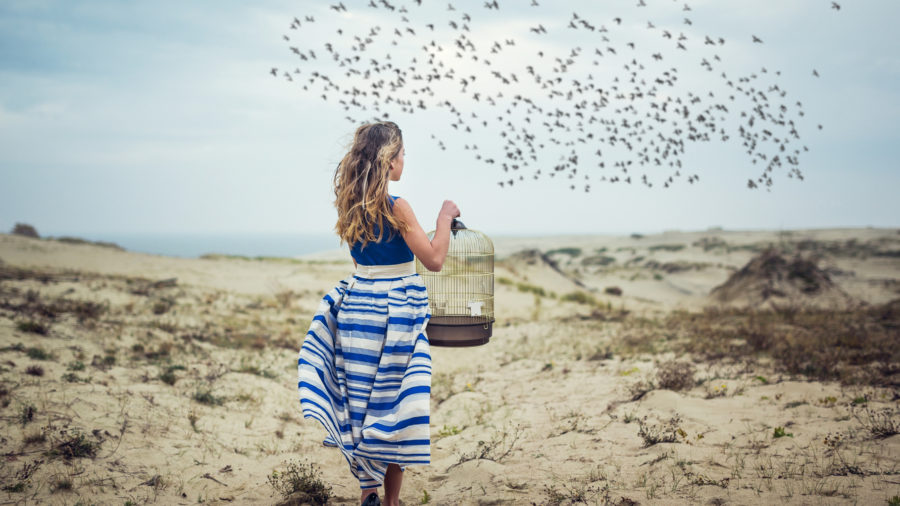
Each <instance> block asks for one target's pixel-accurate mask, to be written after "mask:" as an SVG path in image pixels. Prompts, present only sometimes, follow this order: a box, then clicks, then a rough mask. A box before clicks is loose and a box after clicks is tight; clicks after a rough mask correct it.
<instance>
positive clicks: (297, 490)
mask: <svg viewBox="0 0 900 506" xmlns="http://www.w3.org/2000/svg"><path fill="white" fill-rule="evenodd" d="M267 481H268V482H269V485H271V486H272V488H274V489H275V490H276V491H277V492H278V493H280V494H281V496H282V497H283V501H282V502H280V503H279V504H282V505H292V504H297V505H299V504H325V503H327V502H328V499H330V498H331V487H330V486H328V485H326V484H325V482H324V481H322V478H321V477H320V473H319V470H318V469H317V468H316V467H315V466H314V465H313V464H312V463H303V464H297V463H295V462H290V463H288V465H287V468H286V469H285V470H284V471H283V472H280V473H279V472H278V471H272V474H271V475H269V477H268V478H267Z"/></svg>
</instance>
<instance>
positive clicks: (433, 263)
mask: <svg viewBox="0 0 900 506" xmlns="http://www.w3.org/2000/svg"><path fill="white" fill-rule="evenodd" d="M394 213H396V215H397V217H398V218H400V219H401V220H402V221H403V222H404V223H406V224H408V225H409V230H407V231H406V233H404V234H403V240H404V241H406V245H407V246H409V249H411V250H412V252H413V254H414V255H415V256H416V258H418V259H419V261H420V262H422V265H424V266H425V268H426V269H428V270H429V271H432V272H439V271H440V270H441V268H442V267H443V266H444V259H446V258H447V250H448V249H449V248H450V222H451V221H453V218H456V217H457V216H459V208H457V207H456V204H454V203H453V202H452V201H449V200H445V201H444V205H443V206H442V207H441V211H440V212H439V213H438V219H437V226H436V227H435V232H434V238H433V239H431V240H430V241H429V240H428V235H426V234H425V230H423V229H422V226H421V225H419V221H418V220H417V219H416V214H415V213H414V212H413V210H412V207H411V206H410V205H409V202H407V201H406V200H404V199H402V198H398V199H397V200H396V201H394Z"/></svg>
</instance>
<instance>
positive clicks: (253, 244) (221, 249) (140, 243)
mask: <svg viewBox="0 0 900 506" xmlns="http://www.w3.org/2000/svg"><path fill="white" fill-rule="evenodd" d="M65 236H67V237H78V238H81V239H85V240H88V241H106V242H112V243H115V244H118V245H119V246H121V247H123V248H125V249H126V250H128V251H137V252H141V253H151V254H155V255H165V256H172V257H182V258H197V257H200V256H202V255H205V254H210V253H218V254H223V255H241V256H248V257H257V256H267V257H270V256H271V257H296V256H299V255H307V254H310V253H318V252H321V251H329V250H335V249H338V248H340V241H339V240H338V237H337V235H335V234H303V233H296V234H287V233H277V234H272V233H269V234H266V233H259V234H69V233H67V234H54V235H53V237H65Z"/></svg>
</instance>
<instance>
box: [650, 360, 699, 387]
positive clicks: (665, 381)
mask: <svg viewBox="0 0 900 506" xmlns="http://www.w3.org/2000/svg"><path fill="white" fill-rule="evenodd" d="M656 381H657V384H658V385H659V388H663V389H665V390H675V391H679V390H689V389H691V388H693V387H694V385H695V384H696V381H694V366H693V365H692V364H689V363H687V362H677V361H675V360H670V361H668V362H663V363H662V364H659V367H658V369H657V371H656Z"/></svg>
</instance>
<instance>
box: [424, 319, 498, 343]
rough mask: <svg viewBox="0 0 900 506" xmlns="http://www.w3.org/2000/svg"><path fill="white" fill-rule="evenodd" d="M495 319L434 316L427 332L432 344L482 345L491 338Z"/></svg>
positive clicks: (429, 322)
mask: <svg viewBox="0 0 900 506" xmlns="http://www.w3.org/2000/svg"><path fill="white" fill-rule="evenodd" d="M493 327H494V321H493V320H491V321H489V322H485V321H482V320H481V319H478V318H469V317H460V316H432V317H431V319H430V320H429V321H428V326H427V327H426V329H425V333H426V334H427V335H428V342H429V343H430V344H431V345H432V346H447V347H464V346H481V345H482V344H487V342H488V341H490V339H491V332H492V331H493Z"/></svg>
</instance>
